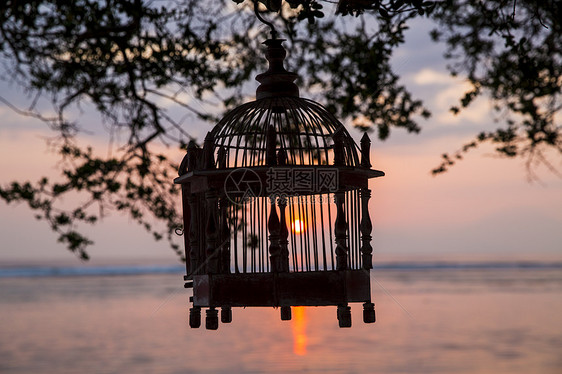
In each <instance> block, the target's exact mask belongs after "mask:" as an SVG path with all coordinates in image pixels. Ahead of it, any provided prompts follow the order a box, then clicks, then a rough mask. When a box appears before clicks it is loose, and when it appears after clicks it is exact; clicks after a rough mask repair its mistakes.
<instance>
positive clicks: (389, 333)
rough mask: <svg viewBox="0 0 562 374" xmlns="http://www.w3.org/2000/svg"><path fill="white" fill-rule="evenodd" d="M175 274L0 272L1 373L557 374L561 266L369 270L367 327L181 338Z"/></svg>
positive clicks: (358, 309) (383, 266)
mask: <svg viewBox="0 0 562 374" xmlns="http://www.w3.org/2000/svg"><path fill="white" fill-rule="evenodd" d="M184 272H185V270H184V268H183V266H182V265H181V264H180V265H175V264H172V265H167V264H135V265H103V266H59V265H45V264H34V265H33V266H29V265H21V264H20V265H18V264H0V373H3V374H7V373H33V374H38V373H60V374H63V373H108V374H109V373H151V374H157V373H295V372H298V373H494V374H496V373H510V374H514V373H525V374H530V373H552V374H555V373H562V262H556V261H554V262H553V261H542V262H541V261H478V262H470V261H460V262H459V261H455V262H442V261H429V262H428V261H418V262H416V261H413V262H408V261H406V262H404V261H400V262H385V263H376V264H375V269H373V271H372V272H371V293H372V299H373V301H374V302H375V305H376V306H375V309H376V317H377V321H376V323H374V324H364V323H363V321H362V306H361V305H360V304H351V307H352V308H351V310H352V327H351V328H339V327H338V322H337V318H336V307H306V308H305V307H293V311H292V317H293V318H292V320H291V321H281V319H280V312H279V310H278V309H273V308H234V309H233V313H232V314H233V321H232V323H229V324H220V326H219V328H218V330H216V331H211V330H206V329H205V327H204V322H203V326H202V327H201V328H199V329H192V328H190V327H189V325H188V308H189V304H188V300H189V296H190V295H191V291H190V290H188V289H184V288H183V283H184V282H183V274H184Z"/></svg>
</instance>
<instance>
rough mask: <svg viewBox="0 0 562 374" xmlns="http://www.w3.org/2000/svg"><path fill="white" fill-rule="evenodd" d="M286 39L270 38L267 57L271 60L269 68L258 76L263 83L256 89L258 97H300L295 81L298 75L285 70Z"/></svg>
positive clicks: (258, 79) (257, 78)
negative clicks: (284, 45) (284, 44)
mask: <svg viewBox="0 0 562 374" xmlns="http://www.w3.org/2000/svg"><path fill="white" fill-rule="evenodd" d="M283 41H284V39H268V40H266V41H265V42H264V43H263V44H265V45H266V46H267V50H266V52H265V58H267V61H269V69H268V70H267V71H266V72H265V73H262V74H259V75H258V76H257V77H256V80H257V81H258V82H260V83H261V84H260V85H259V86H258V88H257V90H256V99H258V100H259V99H263V98H266V97H299V88H298V87H297V85H296V84H295V83H294V81H295V80H296V79H297V78H298V75H297V74H295V73H291V72H289V71H287V70H285V67H284V66H283V60H285V56H287V52H286V51H285V48H283V45H282V44H281V43H282V42H283Z"/></svg>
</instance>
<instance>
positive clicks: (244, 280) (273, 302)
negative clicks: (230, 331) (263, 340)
mask: <svg viewBox="0 0 562 374" xmlns="http://www.w3.org/2000/svg"><path fill="white" fill-rule="evenodd" d="M370 299H371V286H370V279H369V271H367V270H361V269H359V270H345V271H309V272H298V273H244V274H211V275H195V276H194V277H193V305H194V306H196V307H219V306H228V307H249V306H255V307H279V306H328V305H345V304H347V303H348V302H370Z"/></svg>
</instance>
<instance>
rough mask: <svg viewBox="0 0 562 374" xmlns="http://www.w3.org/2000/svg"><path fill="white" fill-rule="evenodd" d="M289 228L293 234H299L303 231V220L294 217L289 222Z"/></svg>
mask: <svg viewBox="0 0 562 374" xmlns="http://www.w3.org/2000/svg"><path fill="white" fill-rule="evenodd" d="M291 229H292V230H293V232H294V233H295V234H300V233H302V232H303V231H304V222H303V221H301V220H300V219H296V220H294V221H293V223H292V224H291Z"/></svg>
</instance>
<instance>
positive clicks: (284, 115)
mask: <svg viewBox="0 0 562 374" xmlns="http://www.w3.org/2000/svg"><path fill="white" fill-rule="evenodd" d="M211 134H212V138H213V139H214V147H215V151H216V152H217V153H218V151H219V150H220V149H221V148H222V149H223V150H224V152H225V156H226V166H227V167H229V168H240V167H254V166H265V165H266V162H267V157H268V154H267V152H268V141H271V137H273V138H274V141H275V148H277V149H278V150H282V152H283V153H284V157H285V160H284V161H282V162H284V163H286V164H287V165H292V166H300V165H315V166H320V165H332V164H334V138H337V137H339V140H340V141H341V144H342V147H343V152H342V154H343V160H342V165H341V166H351V167H357V166H359V165H360V158H359V152H358V147H357V145H356V143H355V142H354V140H353V138H352V137H351V135H350V134H349V133H348V132H347V130H346V129H345V127H344V126H343V124H342V123H341V122H340V121H338V120H337V119H336V117H335V116H334V115H333V114H332V113H330V112H329V111H328V110H327V109H326V108H325V107H324V106H322V105H320V104H319V103H317V102H315V101H312V100H309V99H305V98H301V97H295V96H281V97H280V96H271V97H265V98H261V99H258V100H255V101H252V102H249V103H246V104H243V105H241V106H239V107H237V108H236V109H234V110H232V111H231V112H230V113H228V114H227V115H226V116H225V117H224V118H223V119H222V120H221V121H220V122H219V123H218V124H217V125H216V126H215V128H214V129H213V130H212V131H211ZM268 139H270V140H268ZM217 162H218V160H217Z"/></svg>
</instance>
